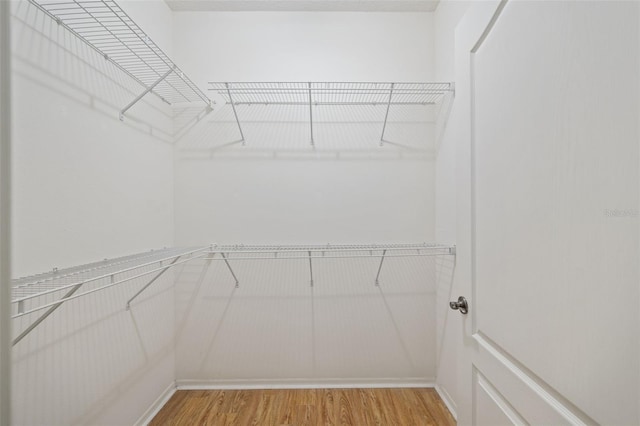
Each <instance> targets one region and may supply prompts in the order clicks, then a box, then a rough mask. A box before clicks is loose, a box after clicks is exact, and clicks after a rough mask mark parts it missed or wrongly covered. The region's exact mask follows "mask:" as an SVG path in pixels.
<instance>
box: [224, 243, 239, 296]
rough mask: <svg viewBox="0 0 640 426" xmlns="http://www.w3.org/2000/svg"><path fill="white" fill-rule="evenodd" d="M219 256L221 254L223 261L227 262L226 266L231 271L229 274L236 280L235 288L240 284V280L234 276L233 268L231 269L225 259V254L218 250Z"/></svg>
mask: <svg viewBox="0 0 640 426" xmlns="http://www.w3.org/2000/svg"><path fill="white" fill-rule="evenodd" d="M220 256H222V259H224V263H226V264H227V268H229V272H231V275H232V276H233V279H234V280H235V282H236V288H238V287H239V286H240V282H239V281H238V278H237V277H236V274H235V273H234V272H233V269H231V265H229V261H228V260H227V256H225V255H224V253H222V252H220Z"/></svg>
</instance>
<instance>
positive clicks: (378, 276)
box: [376, 249, 387, 287]
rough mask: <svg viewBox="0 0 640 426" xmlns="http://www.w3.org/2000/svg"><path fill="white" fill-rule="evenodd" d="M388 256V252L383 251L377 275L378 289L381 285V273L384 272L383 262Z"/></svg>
mask: <svg viewBox="0 0 640 426" xmlns="http://www.w3.org/2000/svg"><path fill="white" fill-rule="evenodd" d="M386 254H387V250H386V249H385V250H382V257H381V258H380V265H379V266H378V273H377V274H376V287H378V286H379V285H380V281H379V279H380V271H382V262H384V257H385V256H386Z"/></svg>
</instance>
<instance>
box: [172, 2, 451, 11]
mask: <svg viewBox="0 0 640 426" xmlns="http://www.w3.org/2000/svg"><path fill="white" fill-rule="evenodd" d="M165 1H166V2H167V4H168V5H169V7H170V8H171V9H172V10H175V11H245V12H251V11H320V12H433V11H434V10H436V8H437V7H438V2H439V1H440V0H165Z"/></svg>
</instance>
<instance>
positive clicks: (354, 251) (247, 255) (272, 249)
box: [203, 243, 456, 287]
mask: <svg viewBox="0 0 640 426" xmlns="http://www.w3.org/2000/svg"><path fill="white" fill-rule="evenodd" d="M455 254H456V247H455V246H451V245H443V244H427V243H421V244H416V243H413V244H338V245H332V244H326V245H279V246H274V245H242V244H241V245H216V244H213V245H211V247H210V248H209V250H208V251H207V255H206V256H205V257H203V259H205V260H208V261H212V260H221V261H224V263H225V264H226V265H227V269H229V272H230V273H231V275H232V276H233V279H234V281H235V283H236V287H239V284H240V281H239V280H238V277H237V276H236V273H235V272H234V270H233V268H232V266H231V263H230V261H234V262H235V261H237V260H243V261H255V260H271V261H273V260H285V259H288V260H304V261H308V262H309V283H310V285H311V287H313V283H314V281H313V260H314V259H323V260H324V259H353V258H371V257H376V258H380V263H379V265H378V272H377V274H376V278H375V285H376V286H377V285H379V284H380V271H382V265H383V264H384V260H385V259H386V258H390V257H424V256H447V255H452V256H455ZM218 255H219V256H218Z"/></svg>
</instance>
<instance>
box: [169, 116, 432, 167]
mask: <svg viewBox="0 0 640 426" xmlns="http://www.w3.org/2000/svg"><path fill="white" fill-rule="evenodd" d="M214 108H215V111H214V112H213V113H212V114H210V115H209V116H207V117H206V118H205V119H204V120H202V122H201V123H199V124H198V125H197V126H193V127H192V128H191V130H190V131H189V132H188V133H184V134H183V135H181V136H180V137H179V138H178V142H177V147H178V153H179V159H180V160H184V161H195V160H200V161H202V160H204V161H210V160H217V159H224V160H247V159H274V160H297V159H315V160H358V159H367V160H397V159H409V160H419V161H430V160H433V159H434V134H435V130H434V129H435V126H436V115H437V112H438V111H440V109H441V108H440V106H439V105H418V106H415V105H394V106H393V107H391V108H390V110H389V116H388V120H387V123H386V126H385V113H386V110H387V106H386V105H383V104H378V105H315V106H313V114H312V117H310V111H309V107H308V106H300V105H293V106H292V105H260V104H255V105H246V104H243V105H237V106H236V113H237V115H238V120H237V121H236V119H235V115H234V112H233V109H232V108H231V106H230V105H222V106H218V107H214ZM178 127H180V126H179V125H178ZM243 137H244V139H243Z"/></svg>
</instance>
